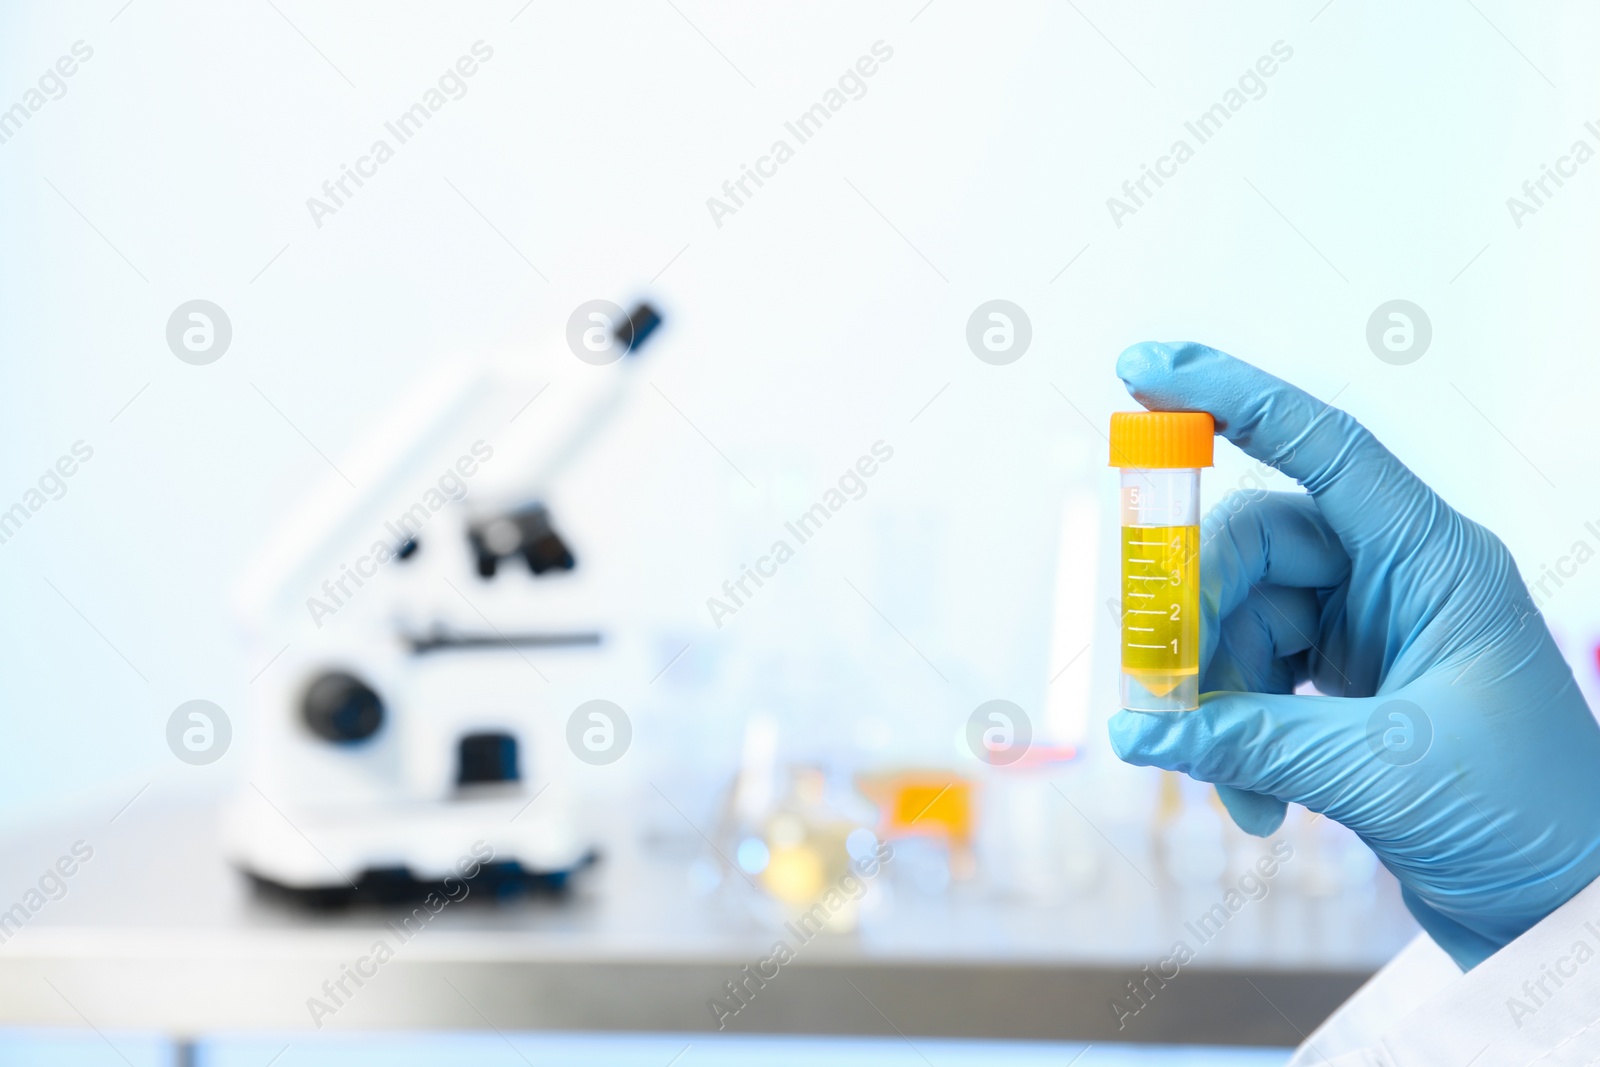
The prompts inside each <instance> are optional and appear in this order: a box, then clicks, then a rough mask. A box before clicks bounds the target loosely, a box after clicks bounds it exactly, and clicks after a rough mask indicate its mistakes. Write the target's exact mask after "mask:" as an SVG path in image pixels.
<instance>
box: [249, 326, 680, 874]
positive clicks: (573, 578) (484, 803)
mask: <svg viewBox="0 0 1600 1067" xmlns="http://www.w3.org/2000/svg"><path fill="white" fill-rule="evenodd" d="M658 321H659V319H658V318H657V317H656V315H655V313H654V311H653V310H651V309H650V308H649V307H648V306H647V305H641V306H640V307H639V308H638V309H637V310H635V311H634V312H633V313H632V314H631V315H629V316H626V317H625V318H623V319H622V320H621V321H620V322H617V323H614V324H611V325H612V327H613V332H614V334H615V339H616V343H619V344H620V345H621V348H620V349H619V351H624V352H626V353H627V354H626V355H625V356H623V358H621V359H619V360H618V361H616V362H613V363H610V364H609V365H603V366H595V365H585V364H577V361H576V360H571V357H570V356H566V355H565V354H564V353H563V359H564V360H567V361H571V362H572V363H574V364H577V365H576V367H574V368H568V367H567V364H566V363H565V362H561V363H560V364H559V365H560V366H562V367H563V369H564V372H566V371H568V370H570V373H566V374H565V376H564V377H562V378H561V380H559V381H556V382H552V379H551V375H550V374H549V371H548V368H547V369H546V370H545V371H544V372H541V371H540V370H539V369H538V368H537V367H536V366H535V365H534V362H533V361H532V360H530V359H529V358H527V357H526V356H524V357H520V358H509V359H500V360H465V359H461V360H452V361H451V362H450V363H449V364H448V365H446V366H444V367H442V368H441V369H440V371H439V372H438V373H437V374H436V375H434V376H433V377H432V378H430V379H429V380H428V381H426V382H424V383H423V384H422V385H421V386H420V387H419V388H417V389H416V390H415V391H413V392H412V393H411V394H410V396H409V397H408V398H407V399H406V400H405V401H404V402H402V403H401V404H400V405H399V406H398V407H397V408H396V410H395V411H394V412H393V413H392V415H391V416H390V417H389V418H387V419H386V420H385V422H384V423H383V424H382V425H381V426H380V427H378V428H377V430H376V431H374V433H373V434H372V435H371V436H370V437H369V438H367V439H366V440H365V442H364V443H363V445H362V446H361V448H360V449H359V450H358V453H357V454H356V455H355V456H352V457H349V458H348V459H347V460H342V461H341V462H340V464H339V473H338V474H330V478H329V480H328V482H327V483H326V484H324V485H323V486H322V487H321V488H320V489H319V490H318V491H317V492H316V493H315V494H313V495H312V496H311V498H310V499H308V500H307V501H306V503H305V505H304V506H303V507H302V508H300V509H299V510H298V511H297V512H296V513H295V514H294V515H292V516H291V517H289V518H288V520H287V521H286V522H285V523H284V524H283V525H282V527H281V528H280V529H279V530H278V531H277V532H276V533H275V534H274V536H273V537H272V538H271V539H270V541H269V542H268V545H267V547H266V549H265V551H264V552H263V554H262V555H261V557H260V558H259V559H258V560H257V562H256V563H255V565H254V566H252V567H251V568H250V570H249V571H248V572H247V574H246V576H245V579H244V581H243V582H242V584H241V588H240V595H239V604H240V614H241V616H242V619H243V622H244V623H245V626H246V628H247V630H248V631H249V635H250V640H251V643H252V648H253V650H254V652H255V655H256V656H257V658H256V660H255V662H259V663H269V661H270V665H269V666H268V667H266V668H265V669H264V670H263V671H262V673H261V674H260V675H259V676H258V678H257V679H256V681H255V682H254V683H253V684H252V686H251V691H252V695H253V698H254V706H253V716H254V717H253V720H252V726H251V730H250V733H249V738H250V753H249V770H248V773H247V774H246V784H245V785H244V786H243V787H242V789H241V790H240V791H239V795H238V796H236V797H235V798H234V800H233V801H232V802H231V803H230V804H229V806H228V808H227V810H226V812H225V818H224V841H225V847H226V849H227V851H228V853H229V855H230V857H231V859H232V860H233V861H234V862H235V863H236V864H237V865H238V866H239V867H240V868H241V869H243V870H244V871H245V872H247V873H248V874H249V875H251V876H252V877H253V878H254V879H255V880H256V881H257V882H259V883H264V884H266V885H269V886H273V887H277V888H280V889H284V890H288V891H291V892H297V893H298V894H299V895H300V896H302V897H304V898H306V899H311V900H322V901H327V902H339V901H343V900H347V899H400V898H404V897H406V896H409V895H414V894H415V893H417V892H418V891H420V890H422V889H425V888H426V887H428V886H430V885H433V884H436V883H438V882H440V881H442V880H443V878H444V877H445V876H446V874H448V873H451V872H452V871H454V870H455V869H456V868H457V867H458V865H459V864H460V861H461V860H462V858H463V857H469V858H470V857H471V856H472V854H473V852H474V851H475V848H474V846H475V845H477V847H478V848H479V849H481V847H482V845H483V844H486V845H487V846H488V847H490V848H492V849H493V859H492V860H491V861H490V862H489V863H487V864H485V865H484V867H483V873H482V874H480V875H479V877H480V878H486V879H487V880H488V881H489V882H491V883H493V884H494V885H495V888H497V889H498V890H500V891H504V890H507V889H537V888H554V889H559V888H561V887H562V886H563V885H564V884H565V882H566V879H567V877H568V876H569V875H570V874H571V873H572V872H573V871H575V870H578V869H579V868H581V867H583V866H585V865H586V864H587V863H589V862H590V861H591V860H592V859H593V858H594V856H595V855H596V851H595V841H594V838H593V836H592V831H591V830H590V829H589V828H588V827H587V826H586V823H585V820H584V819H583V818H582V817H581V812H580V805H578V804H577V803H576V798H575V796H574V794H573V791H572V788H571V777H572V775H571V771H572V769H573V761H574V757H573V755H572V753H571V752H570V751H569V750H568V744H567V736H566V729H567V719H568V716H569V715H570V714H571V713H572V711H573V709H574V707H575V706H576V704H575V702H573V699H572V694H571V692H569V691H568V689H569V688H570V687H564V686H563V685H562V684H561V677H562V676H563V675H565V676H568V677H572V676H578V675H581V676H585V677H592V676H593V675H594V674H595V673H596V671H597V670H604V669H605V667H606V663H607V658H608V657H611V656H614V655H615V652H614V650H613V649H611V648H609V647H608V642H607V633H606V625H605V622H604V620H603V618H601V617H599V616H600V615H603V614H604V611H603V609H602V608H600V607H599V606H598V605H597V604H596V603H595V599H594V598H593V597H592V596H590V595H588V592H587V591H588V590H589V589H590V588H591V587H592V585H593V571H594V568H595V567H596V566H597V565H603V561H596V560H594V559H592V558H590V557H589V556H587V555H585V550H584V545H583V544H582V543H578V544H574V545H572V546H571V547H570V548H569V546H568V544H567V543H566V542H565V541H564V540H563V538H562V531H563V529H564V527H563V517H562V513H560V512H557V513H552V512H550V511H547V510H545V502H546V501H549V500H550V499H551V497H552V495H555V496H562V494H561V481H562V476H563V474H564V472H565V471H566V470H567V469H568V468H569V467H570V466H571V464H572V461H573V459H574V458H575V457H576V456H577V455H579V454H581V452H582V451H583V449H584V447H585V445H586V444H587V443H588V442H589V441H591V440H592V439H593V438H594V436H595V435H596V434H597V433H598V432H599V431H600V430H601V429H603V427H604V424H605V423H606V422H607V421H608V420H609V418H610V417H611V416H613V415H614V414H615V413H616V412H617V411H618V410H619V409H620V408H621V407H622V405H623V404H624V403H625V401H626V400H627V397H628V394H629V393H630V392H631V391H632V386H633V385H634V384H635V382H636V379H637V375H636V373H635V372H636V366H635V365H636V364H637V363H638V362H639V361H640V360H641V359H642V358H643V357H642V356H640V355H639V354H638V349H639V347H640V346H641V345H642V344H643V343H644V341H645V340H646V339H647V338H648V336H649V333H650V331H651V330H653V328H654V327H655V325H656V324H657V322H658ZM546 388H548V389H549V391H550V395H544V391H545V389H546ZM562 499H563V500H564V504H563V506H564V507H567V508H569V509H571V508H573V507H580V508H581V506H582V500H583V496H582V494H581V493H578V494H572V493H569V494H566V495H565V496H562ZM568 518H569V519H572V520H573V525H575V526H577V527H580V528H581V527H582V526H583V522H582V521H581V517H576V516H573V515H571V514H570V513H569V514H568ZM552 676H555V680H554V681H552Z"/></svg>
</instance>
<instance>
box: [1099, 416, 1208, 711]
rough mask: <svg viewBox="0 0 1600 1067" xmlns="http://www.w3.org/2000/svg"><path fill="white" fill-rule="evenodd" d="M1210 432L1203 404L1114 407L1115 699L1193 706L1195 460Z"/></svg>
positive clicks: (1196, 685) (1139, 706) (1196, 663)
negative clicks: (1118, 655) (1118, 617)
mask: <svg viewBox="0 0 1600 1067" xmlns="http://www.w3.org/2000/svg"><path fill="white" fill-rule="evenodd" d="M1215 433H1216V427H1215V424H1214V423H1213V422H1212V419H1211V416H1210V415H1208V414H1206V413H1205V412H1203V411H1118V412H1115V413H1113V414H1112V416H1111V465H1112V466H1113V467H1120V468H1122V492H1121V504H1120V509H1119V510H1120V513H1121V517H1120V523H1121V527H1122V536H1121V539H1120V551H1121V555H1122V611H1121V614H1122V633H1121V640H1122V686H1121V688H1122V706H1123V707H1124V708H1127V709H1129V710H1131V711H1194V710H1196V709H1198V708H1199V707H1200V468H1201V467H1209V466H1211V455H1212V444H1213V441H1214V435H1215Z"/></svg>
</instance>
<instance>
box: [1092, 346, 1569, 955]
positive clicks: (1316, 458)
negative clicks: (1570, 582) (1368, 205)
mask: <svg viewBox="0 0 1600 1067" xmlns="http://www.w3.org/2000/svg"><path fill="white" fill-rule="evenodd" d="M1117 374H1118V375H1119V376H1120V377H1121V378H1122V379H1123V381H1124V382H1125V383H1126V384H1127V387H1128V391H1129V392H1130V393H1132V394H1133V396H1134V398H1135V399H1137V400H1138V401H1139V402H1140V403H1141V404H1143V405H1144V406H1145V407H1147V408H1151V409H1154V410H1189V411H1208V412H1210V413H1211V414H1212V416H1213V417H1214V418H1215V419H1216V424H1217V432H1218V433H1220V434H1222V435H1223V436H1225V437H1226V438H1227V439H1228V440H1229V441H1231V442H1233V443H1234V444H1235V445H1237V446H1238V447H1239V448H1241V449H1242V450H1244V452H1246V453H1247V454H1249V455H1250V456H1253V457H1255V458H1256V459H1259V460H1262V461H1264V462H1267V463H1270V464H1272V465H1274V466H1276V467H1277V468H1278V469H1280V470H1282V471H1283V472H1284V473H1285V474H1287V475H1289V476H1290V477H1292V478H1294V479H1295V480H1296V481H1297V482H1299V483H1300V484H1301V485H1302V486H1304V487H1305V489H1306V490H1307V493H1306V494H1300V493H1267V494H1259V495H1256V496H1254V497H1250V498H1245V497H1234V498H1232V499H1230V500H1228V501H1226V502H1225V503H1224V504H1223V505H1221V506H1219V507H1218V508H1217V509H1215V510H1214V511H1213V512H1212V513H1211V514H1210V515H1208V516H1207V518H1206V521H1205V524H1204V527H1203V529H1202V533H1201V581H1202V586H1201V688H1202V690H1203V691H1205V694H1206V695H1204V696H1203V697H1202V699H1201V706H1200V710H1199V711H1194V712H1177V713H1171V712H1168V713H1150V712H1133V711H1120V712H1118V713H1117V714H1116V715H1115V716H1113V717H1112V719H1111V723H1110V732H1111V742H1112V746H1113V747H1114V748H1115V750H1116V752H1117V754H1118V755H1119V756H1121V757H1122V758H1123V759H1124V760H1127V761H1128V762H1130V763H1134V764H1139V765H1145V766H1156V767H1164V768H1167V769H1169V770H1176V771H1183V772H1185V773H1187V774H1190V775H1192V776H1193V777H1195V778H1198V779H1200V780H1202V781H1207V782H1213V783H1215V784H1216V786H1217V789H1218V792H1219V793H1220V794H1221V796H1222V799H1223V802H1224V804H1225V805H1226V806H1227V808H1228V810H1229V812H1230V814H1232V816H1233V818H1234V820H1235V822H1237V823H1238V824H1239V825H1240V826H1241V827H1242V828H1243V829H1245V830H1247V831H1249V832H1251V833H1255V834H1258V835H1261V836H1265V835H1267V834H1270V833H1271V832H1273V831H1274V830H1276V829H1277V828H1278V826H1279V825H1281V824H1282V821H1283V815H1284V806H1285V803H1286V802H1291V801H1292V802H1295V803H1299V804H1303V805H1305V806H1306V807H1307V808H1309V809H1311V810H1312V811H1317V812H1322V813H1324V814H1326V815H1327V816H1328V817H1329V818H1332V819H1334V820H1336V821H1337V822H1339V823H1342V824H1343V825H1345V826H1347V827H1348V828H1350V829H1351V830H1353V831H1354V832H1355V833H1356V834H1357V835H1359V836H1360V837H1361V839H1362V840H1363V841H1365V842H1366V843H1367V845H1368V846H1369V847H1370V848H1371V849H1372V850H1373V851H1374V852H1375V853H1376V854H1377V856H1378V858H1379V860H1381V861H1382V862H1383V864H1384V866H1385V867H1387V868H1388V869H1389V870H1390V871H1391V872H1393V873H1394V875H1395V876H1396V877H1397V878H1398V879H1399V881H1400V883H1401V887H1402V895H1403V897H1404V899H1405V902H1406V906H1407V907H1408V908H1409V909H1410V910H1411V913H1412V914H1413V915H1414V916H1415V917H1416V919H1417V921H1418V922H1419V923H1420V924H1421V925H1422V927H1423V928H1424V929H1425V930H1427V931H1428V933H1429V934H1430V935H1431V936H1432V937H1433V939H1434V940H1435V941H1436V942H1438V943H1439V945H1440V946H1441V947H1442V948H1444V949H1445V951H1447V952H1448V953H1449V954H1450V955H1451V956H1452V957H1453V958H1454V959H1455V960H1456V962H1457V963H1458V964H1459V965H1460V966H1462V967H1463V968H1469V967H1471V966H1473V965H1474V964H1476V963H1478V962H1480V961H1482V960H1483V959H1485V958H1487V957H1488V956H1489V955H1490V954H1492V953H1493V952H1494V951H1495V950H1496V949H1498V948H1499V947H1500V946H1502V945H1504V944H1506V943H1507V942H1509V941H1511V940H1512V939H1513V938H1515V937H1516V936H1517V935H1519V934H1521V933H1522V932H1523V931H1525V930H1527V929H1528V928H1529V927H1531V926H1532V925H1533V924H1534V923H1536V922H1538V921H1539V920H1540V919H1542V918H1543V917H1544V916H1545V915H1548V914H1549V913H1550V912H1551V911H1554V910H1555V909H1556V908H1557V907H1559V906H1560V905H1561V904H1563V903H1564V902H1566V901H1567V900H1568V899H1570V898H1571V897H1572V896H1573V895H1574V894H1576V893H1577V892H1578V891H1579V890H1580V889H1582V888H1584V887H1585V886H1586V885H1588V884H1589V882H1591V881H1592V880H1593V879H1594V878H1595V877H1596V876H1597V875H1600V725H1597V724H1596V722H1595V719H1594V717H1593V716H1592V715H1591V714H1590V711H1589V708H1588V707H1587V705H1586V704H1585V703H1584V700H1583V696H1582V694H1581V693H1580V692H1579V690H1578V687H1577V684H1576V682H1575V681H1574V679H1573V677H1572V672H1571V670H1570V668H1568V666H1567V664H1566V662H1565V660H1563V659H1562V657H1561V654H1560V652H1559V651H1558V650H1557V648H1556V646H1555V642H1554V641H1553V640H1552V639H1551V637H1550V633H1549V630H1548V629H1547V628H1546V627H1545V625H1544V621H1543V619H1542V618H1541V617H1540V616H1539V615H1538V613H1537V612H1536V610H1535V609H1534V607H1533V604H1532V601H1531V599H1530V597H1529V596H1528V592H1527V589H1526V587H1525V586H1524V585H1523V582H1522V579H1521V576H1520V575H1519V574H1518V572H1517V569H1516V565H1515V563H1514V562H1513V561H1512V559H1511V555H1510V553H1509V552H1508V551H1507V550H1506V548H1505V546H1504V545H1503V544H1502V543H1501V542H1500V540H1499V539H1498V538H1497V537H1495V536H1494V535H1493V534H1491V533H1490V532H1489V531H1487V530H1485V529H1484V528H1483V527H1481V526H1479V525H1478V524H1477V523H1474V522H1472V521H1471V520H1470V519H1467V518H1465V517H1464V516H1462V515H1460V514H1459V513H1457V512H1456V511H1455V510H1453V509H1452V508H1451V507H1450V506H1449V505H1448V504H1446V503H1445V502H1444V501H1443V500H1441V499H1440V498H1439V496H1438V495H1437V494H1435V493H1434V492H1433V491H1432V490H1431V489H1429V488H1428V487H1427V486H1426V485H1425V484H1423V483H1422V481H1421V480H1420V479H1418V478H1417V477H1416V475H1414V474H1412V473H1411V471H1409V470H1408V469H1406V467H1405V466H1404V465H1403V464H1401V463H1400V461H1399V460H1397V459H1396V458H1395V457H1394V456H1393V455H1392V454H1391V453H1390V452H1389V451H1388V450H1387V449H1385V448H1384V447H1383V446H1382V445H1381V444H1379V443H1378V441H1377V439H1376V438H1374V437H1373V436H1372V434H1371V433H1370V432H1368V431H1367V430H1366V429H1365V428H1364V427H1362V426H1361V425H1360V424H1359V423H1357V422H1356V421H1355V420H1354V419H1353V418H1351V417H1350V416H1349V415H1347V414H1345V413H1344V412H1342V411H1339V410H1337V409H1335V408H1332V407H1329V406H1328V405H1326V404H1323V403H1321V402H1320V401H1318V400H1316V399H1315V398H1313V397H1311V396H1309V395H1307V394H1306V393H1304V392H1301V391H1300V390H1299V389H1296V388H1295V387H1294V386H1292V385H1289V384H1288V383H1286V382H1283V381H1280V380H1279V379H1277V378H1274V377H1272V376H1271V375H1269V374H1267V373H1265V372H1263V371H1261V370H1258V369H1257V368H1255V367H1252V366H1250V365H1249V364H1247V363H1244V362H1242V361H1240V360H1236V359H1234V358H1233V357H1231V356H1228V355H1225V354H1223V353H1221V352H1217V351H1215V350H1213V349H1210V348H1207V347H1205V346H1203V345H1197V344H1156V343H1145V344H1140V345H1135V346H1134V347H1132V348H1130V349H1128V350H1127V351H1126V352H1124V353H1123V354H1122V357H1121V358H1120V359H1119V360H1118V362H1117ZM1306 679H1310V680H1311V681H1312V683H1313V684H1314V685H1315V686H1316V688H1317V690H1318V692H1320V693H1326V694H1336V695H1329V696H1296V695H1293V690H1294V687H1295V686H1296V685H1297V684H1298V683H1300V682H1302V681H1305V680H1306Z"/></svg>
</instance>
